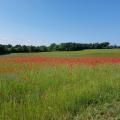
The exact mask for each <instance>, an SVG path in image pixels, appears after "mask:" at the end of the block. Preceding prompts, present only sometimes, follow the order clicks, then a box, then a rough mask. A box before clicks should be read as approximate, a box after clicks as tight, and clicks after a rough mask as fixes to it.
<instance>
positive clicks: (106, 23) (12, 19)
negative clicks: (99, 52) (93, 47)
mask: <svg viewBox="0 0 120 120" xmlns="http://www.w3.org/2000/svg"><path fill="white" fill-rule="evenodd" d="M103 41H109V42H110V43H112V44H120V0H0V43H2V44H9V43H11V44H29V45H31V44H32V45H48V44H50V43H54V42H55V43H61V42H80V43H90V42H103Z"/></svg>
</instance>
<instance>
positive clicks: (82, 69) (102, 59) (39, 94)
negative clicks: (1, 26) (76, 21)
mask: <svg viewBox="0 0 120 120" xmlns="http://www.w3.org/2000/svg"><path fill="white" fill-rule="evenodd" d="M119 119H120V50H119V49H112V50H111V49H102V50H82V51H76V52H74V51H70V52H68V51H67V52H43V53H42V52H41V53H14V54H8V55H2V56H0V120H119Z"/></svg>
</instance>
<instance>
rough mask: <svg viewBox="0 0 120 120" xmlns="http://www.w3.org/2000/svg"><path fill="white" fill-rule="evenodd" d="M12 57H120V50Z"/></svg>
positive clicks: (44, 53) (29, 54)
mask: <svg viewBox="0 0 120 120" xmlns="http://www.w3.org/2000/svg"><path fill="white" fill-rule="evenodd" d="M11 56H46V57H96V56H98V57H99V56H103V57H109V56H112V57H113V56H114V57H119V56H120V49H94V50H81V51H64V52H59V51H58V52H40V53H28V54H26V53H19V54H18V53H16V54H15V53H14V54H11Z"/></svg>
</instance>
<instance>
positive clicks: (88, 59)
mask: <svg viewBox="0 0 120 120" xmlns="http://www.w3.org/2000/svg"><path fill="white" fill-rule="evenodd" d="M8 61H15V62H40V63H44V62H45V63H54V64H56V63H57V64H97V63H120V57H119V58H114V57H82V58H55V57H9V59H8Z"/></svg>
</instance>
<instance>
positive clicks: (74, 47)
mask: <svg viewBox="0 0 120 120" xmlns="http://www.w3.org/2000/svg"><path fill="white" fill-rule="evenodd" d="M108 48H119V46H110V43H109V42H103V43H93V44H92V43H90V44H81V43H72V42H69V43H61V44H55V43H53V44H51V45H50V46H26V45H15V46H12V45H0V54H5V53H24V52H25V53H29V52H47V51H79V50H84V49H108Z"/></svg>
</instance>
